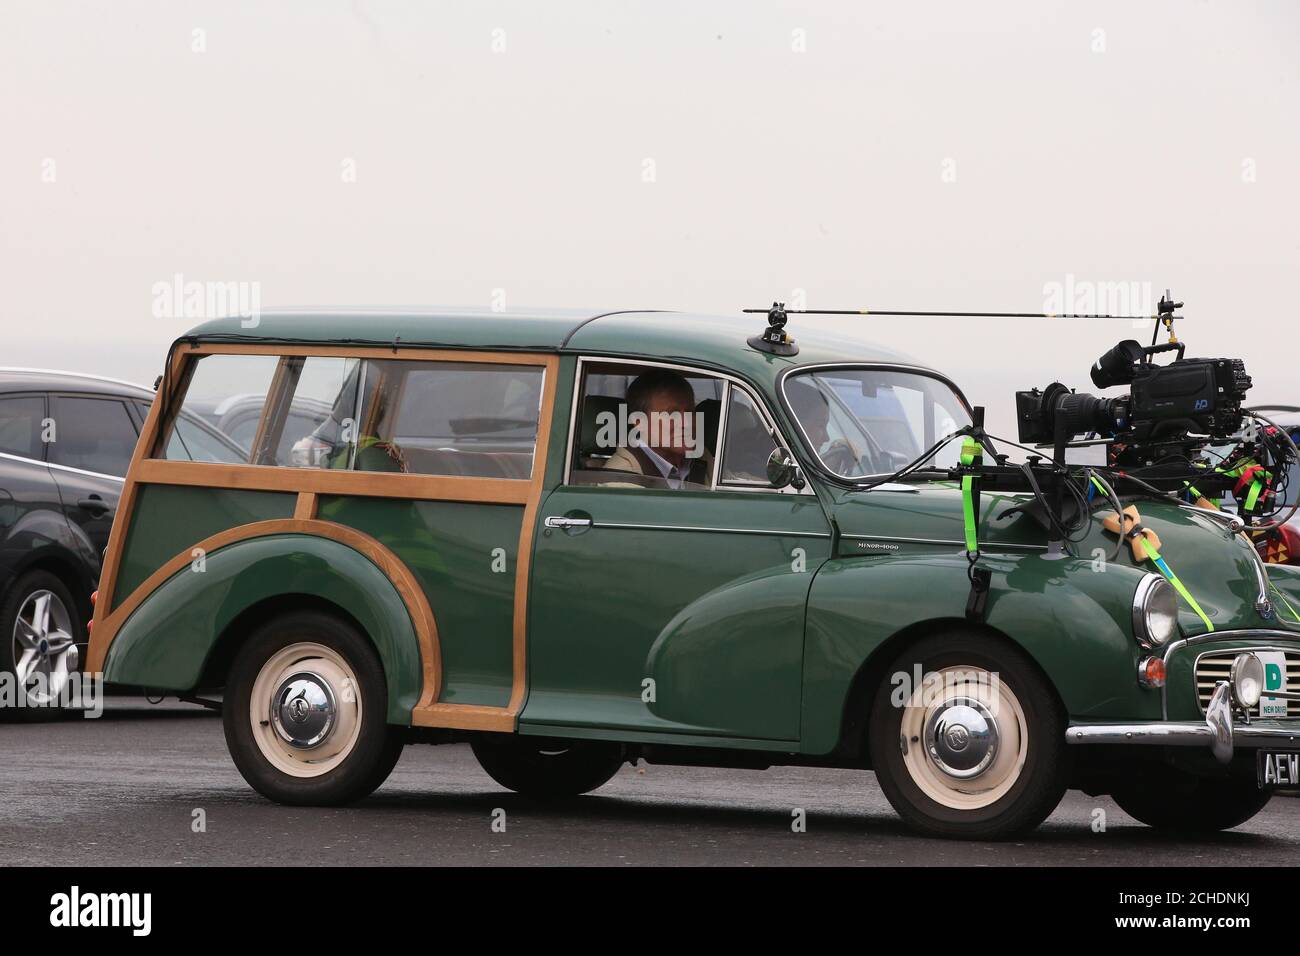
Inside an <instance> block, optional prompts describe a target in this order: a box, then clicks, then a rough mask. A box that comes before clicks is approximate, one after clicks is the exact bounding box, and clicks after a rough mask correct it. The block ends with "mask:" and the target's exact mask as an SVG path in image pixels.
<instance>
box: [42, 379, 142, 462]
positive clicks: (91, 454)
mask: <svg viewBox="0 0 1300 956" xmlns="http://www.w3.org/2000/svg"><path fill="white" fill-rule="evenodd" d="M50 404H51V408H50V418H51V419H52V420H53V429H52V433H51V435H50V438H51V441H50V442H49V449H50V459H49V460H50V463H51V464H55V465H64V466H65V467H68V468H79V469H81V470H82V471H94V472H98V473H100V474H103V475H113V476H114V477H117V478H121V477H122V476H123V475H125V474H126V471H127V467H128V466H129V465H130V464H131V453H132V452H133V451H134V450H135V442H136V437H137V436H136V431H135V423H134V422H133V421H132V420H131V413H130V412H129V411H128V410H127V407H126V403H125V402H123V401H121V400H120V399H116V398H81V397H73V396H69V395H54V396H52V397H51V403H50Z"/></svg>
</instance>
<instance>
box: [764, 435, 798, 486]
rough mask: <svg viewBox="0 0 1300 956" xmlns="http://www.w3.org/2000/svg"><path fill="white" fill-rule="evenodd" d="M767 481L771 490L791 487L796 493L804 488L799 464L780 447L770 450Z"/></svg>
mask: <svg viewBox="0 0 1300 956" xmlns="http://www.w3.org/2000/svg"><path fill="white" fill-rule="evenodd" d="M767 481H768V484H770V485H771V486H772V487H773V488H786V487H790V486H793V487H794V489H795V490H796V491H798V490H799V489H801V488H803V486H804V479H803V474H802V473H801V472H800V471H799V463H798V462H796V461H795V460H794V456H793V455H791V454H790V452H788V451H787V450H786V449H784V448H782V447H781V446H780V445H777V446H776V447H775V448H773V449H772V454H771V455H770V456H769V457H768V459H767Z"/></svg>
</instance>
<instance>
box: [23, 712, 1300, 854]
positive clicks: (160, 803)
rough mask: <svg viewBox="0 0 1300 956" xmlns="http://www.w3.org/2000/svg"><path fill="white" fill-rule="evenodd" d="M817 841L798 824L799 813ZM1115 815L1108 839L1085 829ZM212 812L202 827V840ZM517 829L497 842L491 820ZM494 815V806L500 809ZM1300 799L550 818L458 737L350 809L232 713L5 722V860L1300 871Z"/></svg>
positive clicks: (756, 803)
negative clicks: (1132, 813)
mask: <svg viewBox="0 0 1300 956" xmlns="http://www.w3.org/2000/svg"><path fill="white" fill-rule="evenodd" d="M797 807H798V808H803V809H804V810H805V811H806V813H807V830H806V832H803V833H795V832H792V830H791V821H792V811H793V809H794V808H797ZM1097 807H1100V808H1102V809H1103V810H1104V811H1105V813H1106V824H1107V825H1106V830H1105V832H1104V833H1095V832H1093V830H1092V828H1091V826H1090V824H1091V822H1092V820H1093V815H1094V810H1095V808H1097ZM196 810H202V811H203V816H204V817H205V818H206V832H194V829H193V826H192V821H193V820H194V819H195V811H196ZM498 810H504V811H505V818H504V819H505V824H506V829H505V832H503V833H501V832H494V831H493V827H492V823H493V819H494V811H498ZM496 816H497V817H498V818H499V817H500V814H499V813H498V814H496ZM1297 863H1300V800H1297V799H1288V798H1281V797H1279V798H1274V800H1273V801H1272V802H1271V803H1270V804H1269V806H1268V807H1267V808H1266V809H1265V810H1264V812H1263V813H1261V814H1260V815H1259V816H1257V817H1256V818H1255V819H1254V820H1251V821H1250V822H1249V823H1247V824H1245V825H1244V826H1243V827H1240V828H1239V829H1237V830H1235V831H1232V832H1229V833H1226V834H1220V835H1218V836H1215V837H1213V838H1208V839H1203V840H1199V841H1196V842H1186V841H1182V840H1174V839H1171V838H1167V837H1162V836H1158V835H1156V834H1155V833H1153V832H1152V831H1151V830H1148V829H1147V828H1145V827H1143V826H1142V825H1140V824H1138V823H1136V822H1135V821H1133V820H1131V819H1130V818H1129V817H1127V816H1125V815H1124V813H1123V812H1122V811H1121V810H1119V809H1118V808H1117V807H1116V806H1115V805H1114V804H1113V803H1111V802H1110V801H1109V800H1107V799H1104V798H1098V799H1094V798H1091V797H1087V796H1084V795H1082V794H1079V793H1071V794H1069V795H1068V796H1067V797H1066V799H1065V801H1064V802H1063V803H1062V804H1061V806H1060V808H1058V810H1057V811H1056V813H1055V814H1054V815H1053V816H1052V817H1051V819H1050V820H1049V821H1048V822H1047V823H1046V824H1044V826H1043V827H1041V828H1040V829H1039V830H1038V831H1036V832H1035V833H1034V834H1032V835H1031V836H1029V837H1027V838H1024V839H1022V840H1020V841H1017V842H1015V843H997V844H995V843H953V842H946V841H940V840H930V839H923V838H919V837H916V836H913V835H911V834H910V833H908V832H907V831H906V830H904V829H903V827H902V825H901V824H900V823H899V821H898V819H897V818H896V817H895V816H894V813H893V811H892V810H891V809H890V807H889V805H888V803H887V802H886V801H885V798H884V796H883V795H882V794H881V793H880V790H879V788H878V787H877V786H876V783H875V778H874V777H873V776H872V775H871V774H869V773H864V772H846V771H833V770H805V769H778V770H768V771H763V772H755V771H738V770H737V771H726V770H707V769H683V768H676V767H654V766H645V765H644V764H643V765H642V767H641V768H639V769H637V768H632V767H625V768H624V769H623V770H622V771H620V772H619V774H618V776H617V777H615V778H614V780H612V781H611V782H610V783H609V784H607V785H606V786H605V787H603V788H602V789H601V790H599V791H598V792H597V793H596V794H593V795H590V796H586V797H583V798H581V799H579V800H576V801H573V802H572V803H569V804H566V805H564V806H560V807H543V806H538V805H536V804H533V803H531V802H529V801H527V800H525V799H523V798H521V797H519V796H517V795H515V794H511V793H509V792H507V791H504V790H501V789H500V788H499V787H497V785H496V784H495V783H493V781H492V780H491V779H490V778H489V777H488V776H487V775H486V774H485V773H483V772H482V771H481V770H480V769H479V767H478V764H477V763H476V762H475V760H474V757H473V755H472V754H471V753H470V751H469V748H468V747H465V746H460V745H457V746H439V747H432V746H411V747H408V748H407V749H406V751H405V753H404V754H403V755H402V759H401V762H400V763H399V764H398V766H397V769H396V770H395V771H394V773H393V775H392V777H390V778H389V780H388V782H387V783H386V784H385V785H384V786H383V787H382V788H381V789H380V790H379V791H377V792H376V793H375V794H374V795H373V796H372V797H370V798H369V799H368V800H366V801H364V802H363V803H361V804H358V805H357V806H355V807H350V808H347V809H336V810H327V809H303V808H289V807H280V806H276V805H274V804H271V803H269V802H268V801H266V800H264V799H263V798H262V797H260V796H258V795H257V794H256V793H254V792H253V791H252V790H251V789H249V788H248V786H246V785H245V783H244V781H243V779H242V778H241V777H240V776H239V773H238V772H237V771H236V770H235V767H234V765H233V764H232V763H231V761H230V758H229V757H228V756H227V754H226V748H225V741H224V739H223V737H222V733H221V723H220V720H219V719H217V718H216V717H215V716H213V715H211V714H209V713H207V712H204V711H199V710H196V709H193V708H189V707H187V706H185V705H170V706H168V705H164V707H162V708H147V706H146V705H144V704H143V703H142V702H136V701H128V700H115V701H110V702H109V709H108V710H107V711H106V713H105V714H104V716H103V717H102V718H100V719H98V720H80V719H76V720H66V721H59V722H55V723H46V724H37V725H12V724H0V865H6V866H8V865H33V864H61V865H70V866H87V865H110V864H111V865H127V866H129V865H139V864H146V865H157V866H171V865H182V866H184V865H196V864H204V865H229V864H254V865H256V864H317V865H321V864H323V865H334V864H337V865H356V864H367V865H369V864H390V865H402V864H442V865H447V864H450V865H489V866H491V865H502V864H513V865H525V866H531V865H541V864H550V865H589V864H602V865H616V866H618V865H626V866H638V865H714V864H732V865H760V866H762V865H789V864H797V865H819V864H838V865H867V866H894V865H927V866H936V865H938V866H943V865H961V866H986V865H987V866H996V865H1007V864H1021V865H1024V864H1028V865H1037V864H1056V865H1065V866H1094V865H1096V866H1105V865H1116V864H1123V865H1130V866H1134V865H1136V866H1168V865H1199V866H1205V865H1214V864H1234V865H1241V866H1253V865H1260V864H1264V865H1295V864H1297Z"/></svg>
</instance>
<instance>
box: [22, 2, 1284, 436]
mask: <svg viewBox="0 0 1300 956" xmlns="http://www.w3.org/2000/svg"><path fill="white" fill-rule="evenodd" d="M195 30H201V31H204V32H203V33H202V34H201V36H202V39H203V41H204V43H205V44H206V51H204V52H194V50H193V46H194V44H195V42H196V41H195V38H196V34H195V33H194V31H195ZM494 31H503V32H494ZM795 31H803V33H802V34H799V33H796V32H795ZM1097 31H1103V32H1102V33H1098V32H1097ZM801 37H802V38H803V43H804V45H805V46H806V52H797V50H796V47H798V46H799V45H800V38H801ZM502 40H504V50H502V51H500V52H497V51H494V49H493V47H494V42H495V44H496V45H497V46H498V47H499V46H500V45H501V42H502ZM1298 42H1300V5H1297V4H1295V3H1290V2H1274V3H1268V2H1260V3H1205V2H1202V3H1197V2H1177V3H1175V2H1147V3H1141V4H1135V3H1131V2H1130V3H1087V4H1084V3H1061V2H1055V3H1054V2H1043V0H1025V2H1005V3H980V4H975V3H925V4H922V3H906V4H905V3H878V4H868V3H808V4H794V3H756V2H743V3H742V2H732V3H720V2H719V3H685V2H681V3H673V2H664V0H657V2H649V0H647V2H643V3H627V2H622V3H608V2H606V3H597V2H590V3H566V2H561V0H552V2H548V3H526V2H516V3H474V4H468V3H465V4H455V5H453V4H434V3H419V4H417V3H396V2H389V3H361V2H358V3H319V2H318V3H305V2H304V3H275V4H261V3H259V4H254V3H225V2H223V3H216V2H210V3H194V4H186V3H143V2H141V3H111V4H107V3H60V2H49V0H41V2H23V3H17V2H14V0H4V2H3V3H0V129H3V130H4V148H3V149H0V279H3V289H4V293H5V295H4V300H3V304H2V305H0V322H2V323H3V328H4V339H3V342H4V346H5V347H4V351H3V356H0V364H24V365H38V366H47V367H62V368H72V369H78V370H84V371H91V372H99V373H102V374H107V375H112V376H117V377H124V378H130V379H135V380H139V381H143V382H148V381H152V378H153V376H154V374H156V371H157V370H158V369H159V368H160V365H161V360H162V356H163V352H164V350H165V348H166V345H167V343H168V342H169V341H170V340H171V339H173V338H174V337H175V336H176V335H177V334H179V333H180V332H182V331H183V330H184V329H185V328H187V327H189V326H190V325H192V324H194V323H193V322H192V321H189V320H186V319H160V318H155V317H153V315H152V313H151V307H152V302H153V297H152V289H153V286H154V284H155V283H157V282H160V281H170V280H171V279H172V277H173V276H174V275H175V274H177V273H180V274H182V275H183V276H184V277H185V278H186V279H187V280H198V281H244V282H257V283H260V290H261V300H262V305H263V306H264V307H270V306H275V305H284V304H304V303H320V304H333V305H339V304H360V303H371V304H375V303H380V304H470V305H475V306H487V305H488V304H489V303H490V302H491V299H492V295H493V290H494V289H501V290H504V295H505V298H506V304H507V306H510V307H522V306H530V305H531V306H594V307H610V308H632V307H653V308H682V309H692V310H700V311H711V312H734V311H735V310H737V309H739V308H741V307H744V306H762V305H766V304H768V303H770V302H771V301H772V299H774V298H787V299H789V298H792V297H794V295H795V292H794V290H796V289H802V290H805V292H806V296H807V302H808V304H809V305H810V306H813V307H828V308H840V307H847V308H859V307H863V308H870V307H875V308H918V309H940V308H966V309H988V310H1000V309H1008V310H1017V311H1018V310H1037V309H1040V308H1042V307H1043V305H1044V286H1045V284H1047V283H1051V282H1057V283H1064V282H1065V281H1066V277H1067V275H1073V276H1074V280H1075V282H1076V283H1089V282H1091V283H1116V282H1139V283H1149V285H1150V288H1151V289H1152V291H1153V292H1154V294H1155V296H1157V297H1158V295H1159V293H1160V292H1162V291H1163V289H1164V288H1165V286H1170V287H1172V288H1173V290H1174V293H1175V295H1176V297H1178V298H1181V299H1185V300H1187V302H1188V307H1187V309H1186V313H1187V315H1188V316H1189V318H1188V321H1187V322H1186V323H1185V325H1184V327H1183V329H1182V332H1183V335H1184V337H1185V338H1186V339H1187V340H1188V341H1189V343H1190V350H1191V352H1192V353H1193V354H1202V355H1209V354H1214V355H1219V354H1227V355H1239V356H1241V357H1243V358H1245V360H1246V363H1247V367H1248V369H1249V371H1250V372H1251V373H1252V374H1253V375H1254V377H1255V381H1256V387H1255V389H1254V391H1253V392H1252V394H1251V398H1252V400H1254V401H1256V402H1262V401H1275V402H1290V403H1300V385H1297V384H1296V374H1295V372H1296V369H1297V367H1298V361H1300V356H1298V355H1297V350H1296V345H1297V335H1296V333H1295V331H1294V324H1293V320H1292V317H1291V313H1292V308H1293V307H1292V305H1291V303H1290V299H1291V297H1292V295H1293V293H1294V288H1293V287H1294V285H1295V279H1296V274H1297V271H1298V270H1297V268H1296V266H1297V264H1298V262H1300V240H1298V239H1297V225H1296V224H1297V222H1300V215H1298V213H1300V182H1298V181H1297V172H1298V171H1300V124H1298V123H1297V117H1300V85H1298V84H1300V57H1298V56H1297V55H1296V51H1297V48H1298ZM48 160H53V166H52V167H51V166H50V165H49V163H48V162H47V161H48ZM646 160H652V161H653V172H654V177H653V179H654V181H652V182H647V181H645V178H646V175H645V170H646V168H647V167H646ZM347 161H352V162H353V163H354V164H355V179H356V181H355V182H345V181H344V178H345V177H344V175H343V170H344V163H345V162H347ZM51 169H52V170H53V172H54V181H53V182H46V181H44V179H46V178H49V171H50V170H51ZM954 173H955V177H954ZM945 174H946V175H945ZM859 326H860V328H861V334H862V335H864V336H866V337H868V338H870V339H874V340H877V341H880V342H881V343H882V344H887V345H889V346H892V347H894V348H898V349H902V350H905V351H907V352H910V353H912V354H913V355H915V356H917V357H918V358H920V359H923V360H925V361H927V362H929V363H930V364H933V365H936V366H938V367H940V368H942V369H943V370H945V371H946V372H948V373H949V374H951V375H953V376H954V377H955V378H956V379H957V380H958V381H959V382H961V383H962V384H963V386H964V387H965V389H966V390H967V392H968V394H969V395H970V396H971V398H972V399H973V400H975V401H978V402H983V403H985V404H987V405H988V406H989V408H990V423H991V425H993V426H994V427H995V428H997V429H1000V430H1002V431H1003V432H1004V433H1010V430H1011V428H1012V425H1011V423H1010V409H1011V407H1012V392H1013V391H1014V390H1015V389H1017V388H1025V387H1029V386H1031V385H1035V384H1045V383H1047V382H1048V381H1050V380H1051V379H1053V378H1062V379H1063V380H1065V381H1067V382H1068V383H1070V384H1074V385H1078V386H1085V385H1087V384H1088V382H1087V370H1088V366H1089V364H1090V363H1091V361H1092V360H1093V359H1094V358H1095V357H1096V355H1097V354H1098V353H1100V352H1101V351H1103V350H1104V349H1105V348H1108V347H1109V346H1110V345H1112V344H1113V343H1114V342H1115V341H1116V340H1117V339H1119V338H1124V337H1129V336H1131V335H1135V334H1149V333H1147V332H1146V331H1145V330H1143V332H1142V333H1136V332H1134V331H1133V330H1130V329H1129V327H1128V325H1127V324H1126V323H1122V322H1120V323H1114V322H1088V323H1085V322H1071V323H1066V322H1063V321H1056V322H1050V321H1033V320H1006V321H997V320H988V321H984V320H968V321H962V320H957V319H927V320H886V319H879V320H866V321H862V322H860V323H859ZM792 330H793V331H795V332H796V334H797V332H798V325H794V326H792Z"/></svg>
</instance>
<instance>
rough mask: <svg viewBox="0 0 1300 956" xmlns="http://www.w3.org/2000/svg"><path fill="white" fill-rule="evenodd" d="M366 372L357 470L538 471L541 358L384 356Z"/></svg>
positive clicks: (514, 474) (488, 474)
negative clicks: (468, 359) (535, 362)
mask: <svg viewBox="0 0 1300 956" xmlns="http://www.w3.org/2000/svg"><path fill="white" fill-rule="evenodd" d="M362 374H363V379H364V380H363V383H362V385H361V388H360V395H361V402H360V409H359V412H358V415H357V435H356V437H355V444H356V449H355V452H354V455H353V458H354V461H353V464H352V467H353V469H354V470H356V471H399V472H407V473H409V474H417V475H448V476H462V477H472V478H514V479H526V478H529V477H531V476H532V473H533V467H534V461H533V458H534V455H535V454H536V451H537V428H538V420H539V417H540V414H541V400H542V385H543V379H544V377H545V369H544V368H542V367H541V366H540V365H522V364H520V365H515V364H506V363H500V364H498V363H491V362H424V361H400V360H388V359H382V360H371V361H367V362H366V363H365V367H364V369H363V373H362Z"/></svg>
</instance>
